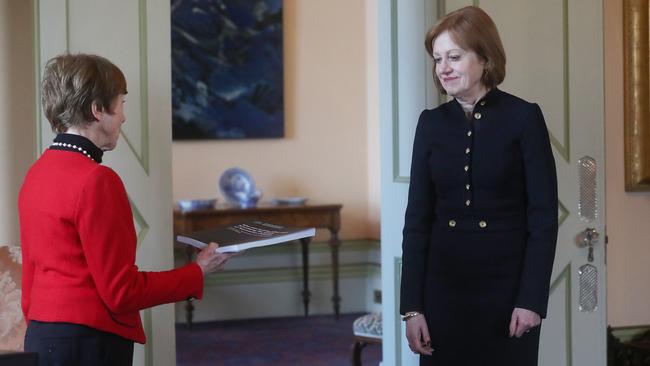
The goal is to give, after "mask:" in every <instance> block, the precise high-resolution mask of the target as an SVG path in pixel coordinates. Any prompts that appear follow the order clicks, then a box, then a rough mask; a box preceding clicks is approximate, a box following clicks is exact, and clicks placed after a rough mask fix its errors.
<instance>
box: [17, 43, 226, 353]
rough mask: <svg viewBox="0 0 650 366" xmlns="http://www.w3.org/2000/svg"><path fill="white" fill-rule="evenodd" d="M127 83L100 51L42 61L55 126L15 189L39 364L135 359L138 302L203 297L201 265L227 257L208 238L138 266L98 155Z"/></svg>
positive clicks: (128, 225) (115, 183)
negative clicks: (167, 265)
mask: <svg viewBox="0 0 650 366" xmlns="http://www.w3.org/2000/svg"><path fill="white" fill-rule="evenodd" d="M126 93H127V90H126V80H125V78H124V75H123V74H122V72H121V71H120V69H119V68H117V66H115V65H113V64H112V63H111V62H110V61H108V60H106V59H104V58H102V57H99V56H94V55H85V54H77V55H64V56H59V57H56V58H54V59H52V60H50V61H49V62H48V63H47V65H46V66H45V73H44V75H43V82H42V104H43V110H44V111H45V116H46V117H47V119H48V120H49V121H50V124H51V126H52V129H53V130H54V131H55V132H56V133H58V135H57V136H56V138H55V139H54V142H53V143H52V145H51V146H50V147H49V148H48V149H47V150H46V151H45V152H44V153H43V155H42V156H41V157H40V158H39V159H38V160H37V161H36V163H34V165H33V166H32V167H31V168H30V170H29V172H28V173H27V176H26V177H25V180H24V182H23V185H22V187H21V190H20V194H19V198H18V208H19V215H20V231H21V242H22V248H23V281H22V286H23V291H22V308H23V313H24V316H25V319H26V321H27V322H28V326H27V333H26V335H25V350H26V351H31V352H37V353H38V354H39V364H40V365H131V363H132V358H133V342H138V343H145V341H146V339H145V334H144V330H143V328H142V323H141V320H140V315H139V310H142V309H145V308H148V307H152V306H156V305H159V304H165V303H171V302H176V301H181V300H186V299H187V298H201V297H202V295H203V278H204V275H206V274H208V273H211V272H215V271H217V270H220V269H222V268H223V266H224V264H225V262H226V261H227V260H228V258H230V255H228V254H219V253H216V252H215V248H216V246H217V244H215V243H212V244H211V245H210V246H209V247H208V248H206V249H204V250H203V251H201V252H200V253H199V254H198V255H197V259H196V262H195V263H191V264H188V265H186V266H185V267H182V268H178V269H174V270H171V271H164V272H141V271H139V270H138V267H137V266H136V265H135V252H136V233H135V228H134V226H133V216H132V212H131V208H130V205H129V200H128V197H127V194H126V191H125V189H124V185H123V183H122V181H121V179H120V178H119V176H118V175H117V174H116V173H115V172H114V171H113V170H112V169H110V168H108V167H106V166H103V165H101V162H102V155H103V152H104V151H110V150H112V149H113V148H115V145H116V143H117V140H118V138H119V134H120V127H121V126H122V123H124V120H125V119H124V110H123V108H124V97H125V95H126Z"/></svg>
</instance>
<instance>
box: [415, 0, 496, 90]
mask: <svg viewBox="0 0 650 366" xmlns="http://www.w3.org/2000/svg"><path fill="white" fill-rule="evenodd" d="M444 32H449V36H450V37H451V39H452V40H453V41H454V42H455V43H456V44H458V45H459V46H460V47H461V48H463V49H464V50H467V51H472V52H474V53H476V55H478V57H479V59H480V60H481V61H483V62H485V71H484V72H483V77H482V78H481V83H483V85H484V86H485V87H486V88H488V89H492V88H494V87H496V86H497V85H499V84H501V83H502V82H503V79H505V77H506V53H505V51H504V50H503V44H502V43H501V38H500V37H499V31H498V30H497V26H496V25H495V24H494V22H493V21H492V18H490V16H489V15H488V14H487V13H486V12H485V11H483V9H481V8H479V7H476V6H466V7H464V8H461V9H458V10H455V11H453V12H451V13H449V14H447V15H445V16H444V17H443V18H441V19H440V20H439V21H438V23H436V25H435V26H433V28H431V29H430V30H429V32H427V36H426V39H425V41H424V46H425V47H426V49H427V53H429V55H430V56H431V57H433V42H435V40H436V38H438V36H439V35H441V34H442V33H444ZM435 71H436V65H435V64H434V65H433V82H434V83H435V85H436V87H437V88H438V91H440V92H441V93H442V94H447V92H446V91H445V89H444V88H443V87H442V84H440V80H438V77H437V76H436V72H435Z"/></svg>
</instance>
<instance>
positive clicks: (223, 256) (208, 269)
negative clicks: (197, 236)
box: [196, 243, 237, 276]
mask: <svg viewBox="0 0 650 366" xmlns="http://www.w3.org/2000/svg"><path fill="white" fill-rule="evenodd" d="M217 248H219V244H217V243H210V245H208V246H207V247H205V248H203V249H202V250H201V251H200V252H199V254H197V255H196V264H198V265H199V267H201V271H203V275H204V276H205V275H207V274H210V273H213V272H216V271H221V270H223V267H224V266H225V265H226V262H227V261H228V259H230V258H231V257H233V256H235V255H236V254H237V253H218V252H217Z"/></svg>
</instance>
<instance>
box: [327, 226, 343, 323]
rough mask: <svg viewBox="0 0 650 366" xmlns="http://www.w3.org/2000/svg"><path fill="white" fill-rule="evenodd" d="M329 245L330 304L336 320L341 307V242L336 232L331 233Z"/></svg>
mask: <svg viewBox="0 0 650 366" xmlns="http://www.w3.org/2000/svg"><path fill="white" fill-rule="evenodd" d="M329 244H330V249H331V251H332V282H333V285H334V295H333V296H332V303H333V304H334V316H335V318H336V320H338V319H339V312H340V305H341V296H339V247H340V246H341V241H340V240H339V235H338V232H337V231H332V236H331V237H330V241H329Z"/></svg>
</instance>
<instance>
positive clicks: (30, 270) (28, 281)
mask: <svg viewBox="0 0 650 366" xmlns="http://www.w3.org/2000/svg"><path fill="white" fill-rule="evenodd" d="M21 242H23V243H24V241H23V240H21ZM21 253H22V258H23V265H22V279H21V283H22V285H21V291H22V295H21V307H22V310H23V317H24V318H25V322H26V323H29V318H28V317H27V314H29V305H30V301H31V295H32V283H33V282H34V264H33V263H32V261H31V258H30V257H29V250H28V249H27V247H26V246H25V245H22V246H21Z"/></svg>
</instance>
